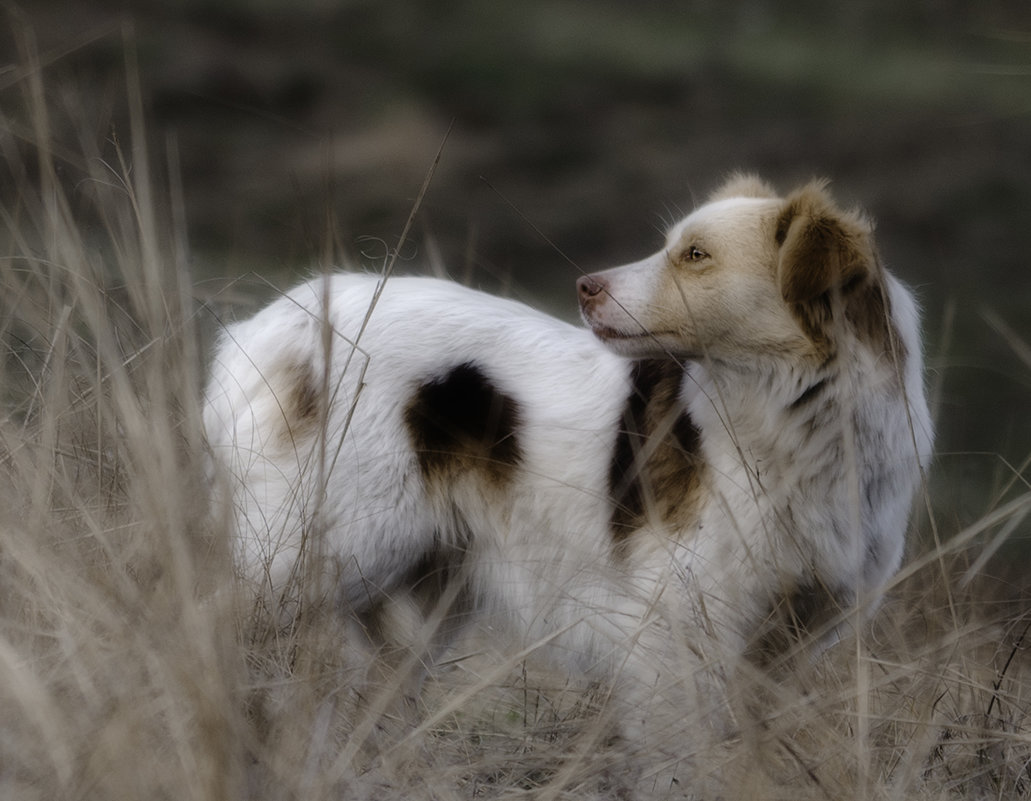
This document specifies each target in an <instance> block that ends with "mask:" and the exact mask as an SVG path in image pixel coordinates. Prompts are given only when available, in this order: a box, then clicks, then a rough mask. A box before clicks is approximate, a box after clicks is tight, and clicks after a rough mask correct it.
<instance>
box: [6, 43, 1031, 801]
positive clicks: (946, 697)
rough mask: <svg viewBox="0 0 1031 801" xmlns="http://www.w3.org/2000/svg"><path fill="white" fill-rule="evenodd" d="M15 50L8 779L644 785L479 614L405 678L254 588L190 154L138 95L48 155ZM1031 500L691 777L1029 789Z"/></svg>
mask: <svg viewBox="0 0 1031 801" xmlns="http://www.w3.org/2000/svg"><path fill="white" fill-rule="evenodd" d="M23 58H24V62H25V65H26V70H25V73H24V77H23V79H22V81H21V86H22V88H23V91H24V109H25V113H24V115H22V116H21V117H18V116H12V117H6V118H4V120H3V123H4V124H3V130H2V131H0V146H2V147H3V149H4V152H5V157H6V161H7V167H6V169H7V173H8V174H9V175H10V176H12V180H14V181H16V182H17V190H18V191H17V192H9V193H5V197H9V198H15V199H14V200H9V201H6V202H5V204H4V205H3V206H0V216H2V222H3V233H2V235H0V242H2V243H3V244H2V247H3V248H4V252H2V253H0V257H2V258H0V288H2V292H0V336H2V342H3V351H2V354H3V360H2V363H0V370H2V375H0V378H2V385H0V387H2V389H0V402H2V406H0V798H4V799H10V801H27V800H28V799H62V798H69V799H71V798H75V799H148V800H151V799H161V798H175V799H197V801H202V800H203V801H225V800H226V799H245V798H248V799H249V798H254V799H284V800H285V799H305V801H318V800H319V799H366V798H368V799H391V798H398V799H401V798H405V799H473V798H534V799H573V798H576V799H609V798H621V797H625V792H626V785H625V778H626V777H627V776H628V775H631V774H632V773H633V765H632V757H630V756H629V754H631V752H632V749H630V748H629V747H628V744H626V743H622V742H620V741H619V739H618V738H616V737H615V736H614V732H615V727H614V726H613V725H612V724H613V722H612V721H611V720H610V719H609V718H608V715H607V705H606V698H607V688H606V687H604V686H600V685H593V684H587V683H585V682H584V681H583V680H582V679H580V678H578V677H576V676H567V675H565V674H562V673H560V672H556V671H555V670H554V668H551V667H549V666H548V665H547V664H546V663H545V662H544V661H543V660H542V659H539V658H538V655H537V653H536V652H535V651H534V650H533V649H530V650H527V651H521V652H514V651H511V650H506V648H505V647H504V644H499V643H498V642H497V641H496V639H494V640H492V639H490V638H486V637H480V636H477V634H476V633H475V632H474V633H473V634H471V635H470V636H469V637H468V638H467V639H465V640H463V641H462V642H460V643H459V644H458V646H457V647H456V648H455V649H454V651H453V652H451V653H450V654H449V655H448V657H447V658H446V659H445V665H444V666H443V667H442V668H441V669H439V670H438V671H436V672H434V673H433V674H432V675H431V676H430V677H429V678H428V680H427V681H426V683H425V685H424V686H423V689H422V692H421V693H420V694H419V696H418V697H417V698H411V699H410V698H404V697H401V696H402V691H401V687H402V686H404V684H405V676H404V675H403V674H404V672H405V671H404V667H405V664H406V659H407V658H406V656H405V655H404V654H403V653H402V654H400V655H398V654H388V653H384V652H382V651H377V649H376V648H375V647H374V645H373V644H372V643H370V642H369V641H368V639H367V638H366V637H365V636H364V634H363V632H362V630H361V629H360V627H358V626H357V625H355V624H354V623H353V622H352V621H347V620H341V619H338V618H337V617H336V616H335V615H334V614H333V612H332V610H320V609H311V610H308V612H307V614H305V615H304V616H302V617H301V618H299V619H298V620H296V621H295V622H294V623H293V624H292V625H291V626H288V627H282V626H279V625H277V624H276V622H275V621H272V620H270V619H269V618H268V616H267V615H266V613H265V612H264V611H263V610H261V609H260V608H259V607H256V606H255V605H254V604H252V603H250V601H249V599H248V598H247V597H246V595H245V594H244V593H241V592H240V591H239V589H238V588H237V586H236V583H235V580H234V576H233V571H232V566H231V563H230V558H229V553H230V543H229V541H228V534H227V527H226V525H225V521H220V520H218V519H214V520H213V519H211V518H210V517H209V515H208V513H207V509H208V504H207V498H206V489H207V484H206V480H205V477H204V476H205V472H204V470H205V468H204V462H205V451H204V442H203V437H202V433H201V426H200V423H199V400H198V399H199V396H200V383H201V377H202V375H203V353H204V340H205V339H206V335H205V332H206V331H207V330H208V329H209V322H210V321H211V320H214V319H217V314H214V313H212V312H213V311H214V312H217V304H218V297H217V296H211V295H209V296H208V297H203V298H198V295H199V294H200V293H199V292H198V291H196V290H195V289H194V288H193V287H192V286H191V281H190V279H189V275H188V271H187V263H188V258H187V251H186V248H185V243H184V242H185V240H184V237H183V236H182V235H181V234H182V231H181V228H180V227H178V226H177V222H176V221H177V220H179V219H181V214H180V213H179V212H178V211H177V208H178V200H177V193H176V192H175V191H174V187H175V180H174V172H175V171H174V163H173V164H172V165H171V166H172V169H171V170H170V172H171V174H172V176H173V179H172V180H170V181H168V182H167V184H168V185H169V186H171V187H172V190H171V191H169V192H166V193H164V194H162V195H160V196H159V195H158V194H157V187H159V186H162V185H165V183H166V182H165V181H162V180H159V179H157V178H154V177H152V176H151V175H150V174H149V170H148V159H147V152H146V148H145V147H144V146H143V144H142V143H143V142H145V141H146V137H145V131H144V126H143V119H142V116H143V115H142V113H141V111H140V104H139V103H138V102H131V103H130V109H131V114H130V131H129V136H128V138H127V140H126V141H128V142H129V143H130V144H129V145H127V150H122V149H120V148H119V147H118V146H117V144H116V143H111V142H109V143H108V150H107V151H105V152H100V151H99V150H96V149H95V145H93V144H92V143H91V140H90V138H89V137H86V136H84V137H82V139H81V143H80V144H81V152H79V153H78V154H77V155H73V154H70V153H67V152H63V151H61V152H58V149H57V148H55V147H54V146H53V145H52V141H53V140H52V138H51V125H52V121H51V119H50V116H49V115H50V114H51V107H50V106H49V105H48V104H47V103H46V102H45V101H44V97H45V95H46V91H45V88H44V86H43V84H42V82H41V79H40V71H39V70H38V69H36V67H38V64H36V63H35V62H34V55H33V52H32V48H31V41H30V40H29V39H28V37H26V40H25V53H24V54H23ZM128 74H129V76H130V90H131V85H132V74H133V73H132V69H131V65H130V69H129V70H128ZM132 97H133V92H132V91H130V98H132ZM72 111H73V112H74V108H73V109H72ZM173 152H174V151H173ZM66 161H67V162H68V163H72V162H74V167H75V170H74V172H75V173H76V174H85V175H86V176H87V178H86V180H82V181H77V182H76V183H75V184H74V186H69V185H67V184H66V183H65V182H64V177H63V175H64V172H65V171H64V170H63V165H64V163H65V162H66ZM27 165H32V166H27ZM201 301H204V302H206V303H207V304H208V306H207V307H204V305H203V304H202V302H201ZM1009 336H1011V337H1012V338H1013V343H1014V346H1015V347H1017V346H1019V345H1021V344H1022V343H1020V342H1019V337H1017V335H1016V334H1014V333H1013V332H1009ZM1017 486H1018V488H1019V485H1017ZM1029 509H1031V493H1028V492H1027V490H1026V489H1025V490H1023V491H1022V492H1021V491H1019V489H1018V490H1013V489H1012V488H1011V491H1010V493H1009V496H1008V499H1007V501H1006V502H1005V503H1003V502H1001V501H1000V502H999V504H998V505H997V506H996V508H994V509H993V510H991V511H990V512H988V513H987V514H986V516H985V518H984V519H983V520H982V521H981V522H980V523H979V524H978V525H976V526H974V527H971V528H968V529H965V530H963V531H958V532H957V531H952V532H950V531H948V530H946V529H945V527H944V526H937V527H936V529H937V536H938V538H939V540H940V542H939V544H938V546H937V547H936V548H935V549H932V550H930V551H927V550H926V549H925V550H921V549H919V548H917V549H914V550H915V553H914V554H913V555H912V558H911V561H910V565H911V566H910V567H909V568H908V569H907V570H905V571H904V573H903V575H902V576H901V577H900V579H899V581H898V582H897V584H896V586H894V587H893V588H892V590H891V593H890V596H889V599H888V601H887V603H886V604H885V605H884V607H883V608H882V610H881V611H880V612H879V613H878V615H877V616H876V618H875V620H874V621H873V622H872V623H871V624H870V625H868V626H866V627H865V628H864V629H863V630H862V631H860V632H859V633H858V634H857V635H856V636H853V637H851V638H846V639H845V640H844V641H843V642H841V643H840V644H839V645H837V646H836V647H835V648H833V649H831V650H830V651H828V652H827V653H825V654H824V655H823V656H821V657H819V658H818V659H817V660H815V662H813V663H811V664H810V663H806V664H802V665H794V666H793V667H792V669H791V670H790V671H783V672H782V675H779V676H774V677H767V676H757V677H749V679H748V680H747V681H744V680H742V681H741V682H740V685H741V691H742V693H744V694H746V695H747V699H746V698H744V697H743V698H742V699H740V700H741V704H740V705H741V707H742V708H747V709H748V710H750V711H749V713H748V714H742V715H741V716H740V718H739V720H740V721H741V726H740V729H739V730H738V731H737V732H736V733H735V736H734V737H732V738H731V739H730V740H728V741H727V742H725V743H722V744H721V745H720V746H719V748H718V750H717V751H716V752H715V753H704V754H698V755H694V766H693V774H692V775H693V776H694V778H695V779H697V783H698V786H697V788H695V789H697V792H698V793H699V797H717V796H718V797H720V798H723V799H727V801H731V800H732V799H749V800H751V799H758V798H762V799H780V798H783V799H793V800H794V801H798V800H799V799H842V798H855V799H862V800H863V801H865V800H866V799H944V798H960V799H975V798H976V799H982V798H984V799H988V798H998V799H1013V798H1020V797H1028V796H1031V768H1029V764H1031V720H1029V713H1028V709H1029V704H1031V698H1029V697H1028V694H1029V691H1031V660H1029V659H1028V657H1027V655H1026V651H1027V648H1028V646H1029V644H1031V634H1029V631H1031V617H1029V616H1028V614H1027V612H1026V611H1025V607H1024V606H1023V605H1021V603H1020V599H1019V598H1018V597H1016V594H1015V592H1014V591H1012V590H1009V589H1006V588H1005V587H1003V586H1002V585H1001V583H998V582H997V583H992V582H991V581H989V580H987V579H984V578H983V577H982V576H981V573H980V566H979V565H977V553H978V551H977V543H978V542H979V541H980V539H981V538H982V537H984V536H985V535H991V536H995V537H998V538H999V539H1000V540H1001V539H1004V538H1005V536H1006V535H1008V533H1009V532H1010V531H1012V526H1015V525H1017V524H1019V522H1020V521H1021V520H1023V518H1024V516H1025V515H1026V514H1027V512H1028V511H1029ZM921 528H930V527H929V525H927V524H923V525H922V526H921ZM971 565H974V566H977V567H978V568H979V569H978V570H977V571H974V572H973V573H972V572H971V571H970V570H969V568H970V567H971ZM746 701H747V703H746ZM696 723H697V721H692V718H691V710H684V711H683V713H682V724H683V725H684V727H685V729H690V727H691V726H692V725H695V724H696ZM676 789H677V791H678V792H679V791H683V790H684V789H685V788H684V787H680V788H676ZM688 789H689V788H688ZM663 790H664V788H656V795H657V797H662V795H663Z"/></svg>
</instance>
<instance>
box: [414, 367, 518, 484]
mask: <svg viewBox="0 0 1031 801" xmlns="http://www.w3.org/2000/svg"><path fill="white" fill-rule="evenodd" d="M520 422H521V411H520V408H519V404H518V402H516V401H515V400H514V399H513V398H512V397H510V396H509V395H506V394H505V393H504V392H501V391H500V390H498V388H497V387H496V386H495V385H494V384H493V383H492V382H491V380H490V379H489V378H488V377H487V375H486V374H485V373H484V372H483V370H481V369H480V368H479V367H477V366H476V365H474V364H460V365H458V366H457V367H455V368H453V369H452V370H451V371H450V372H449V373H448V374H447V375H445V376H444V377H442V378H439V379H435V380H433V381H428V382H427V383H425V384H422V385H421V386H419V388H418V389H417V390H416V391H415V394H414V395H413V396H412V399H411V400H410V401H409V403H408V406H407V408H406V409H405V425H406V426H407V428H408V435H409V437H410V439H411V442H412V448H413V449H414V450H415V453H416V455H417V457H418V460H419V469H420V470H421V471H422V474H423V476H424V477H425V478H426V479H427V480H440V479H445V480H448V479H453V478H454V477H455V475H456V474H457V472H461V471H470V470H472V471H479V472H481V473H482V474H483V475H485V476H486V477H487V478H488V479H490V480H491V481H493V482H495V483H501V482H504V481H506V480H507V479H508V478H509V477H510V475H511V473H512V470H513V468H514V467H515V466H516V465H518V464H519V462H520V461H521V459H522V449H521V446H520V444H519V439H518V437H517V432H518V429H519V426H520Z"/></svg>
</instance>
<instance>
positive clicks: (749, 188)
mask: <svg viewBox="0 0 1031 801" xmlns="http://www.w3.org/2000/svg"><path fill="white" fill-rule="evenodd" d="M732 197H754V198H770V199H772V198H775V197H777V193H776V192H775V191H774V190H773V188H772V187H771V186H770V185H769V184H768V183H766V182H765V181H764V180H763V179H762V178H760V177H759V176H758V175H752V174H751V173H746V172H734V173H731V174H730V175H729V176H727V179H726V180H725V181H724V182H723V183H722V184H721V185H720V186H719V188H718V189H716V191H714V192H713V193H712V194H711V195H709V202H710V203H711V202H713V201H714V200H727V199H728V198H732Z"/></svg>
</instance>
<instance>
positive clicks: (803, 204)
mask: <svg viewBox="0 0 1031 801" xmlns="http://www.w3.org/2000/svg"><path fill="white" fill-rule="evenodd" d="M775 237H776V240H777V244H778V245H780V260H779V263H778V275H777V277H778V280H779V282H780V288H781V293H782V295H783V297H784V300H785V302H787V303H788V304H789V306H790V307H791V309H792V311H793V313H794V314H795V317H796V319H797V320H798V321H799V323H800V324H801V325H802V328H803V330H804V331H805V332H806V334H807V336H808V337H809V338H810V339H811V340H812V341H813V343H814V344H815V345H816V346H817V348H818V350H819V351H820V352H821V355H822V356H823V357H825V358H826V357H827V356H828V355H829V354H832V353H833V352H834V347H833V342H834V326H835V325H841V324H843V323H845V322H847V323H848V325H849V326H850V328H851V329H852V330H853V331H854V332H855V334H856V336H857V337H859V338H860V339H861V340H863V341H864V342H866V343H867V344H868V345H869V346H870V347H871V348H872V349H873V350H874V351H875V352H883V353H892V351H893V349H894V348H895V347H897V346H896V345H895V343H897V342H898V341H899V338H898V336H897V335H895V332H894V331H893V330H892V327H891V326H892V323H891V309H890V307H889V303H888V295H887V292H885V290H884V287H883V286H882V284H881V281H882V280H883V279H882V276H881V271H880V266H879V264H878V261H877V255H876V252H875V250H874V245H873V226H872V224H871V223H870V221H869V220H868V219H867V218H866V217H865V216H864V215H863V214H862V213H860V212H859V211H855V210H852V211H842V210H841V209H839V208H838V207H837V206H836V205H835V204H834V201H833V200H832V199H831V197H830V194H829V193H828V192H827V189H826V182H824V181H814V182H812V183H810V184H808V185H806V186H804V187H802V188H801V189H799V190H797V191H796V192H794V193H792V194H791V195H790V196H789V197H788V198H787V200H786V201H785V206H784V209H783V211H782V212H781V214H780V216H779V217H778V219H777V227H776V233H775ZM895 356H897V357H898V358H900V359H901V358H904V357H905V354H902V353H896V354H895Z"/></svg>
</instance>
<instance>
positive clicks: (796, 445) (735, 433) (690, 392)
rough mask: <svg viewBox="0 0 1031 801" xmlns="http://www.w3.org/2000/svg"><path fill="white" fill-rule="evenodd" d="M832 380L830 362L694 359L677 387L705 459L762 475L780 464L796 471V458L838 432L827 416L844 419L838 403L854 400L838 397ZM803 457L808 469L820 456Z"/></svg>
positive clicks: (847, 413)
mask: <svg viewBox="0 0 1031 801" xmlns="http://www.w3.org/2000/svg"><path fill="white" fill-rule="evenodd" d="M840 382H841V376H838V375H836V374H835V368H834V366H833V365H822V366H820V365H814V366H812V367H809V368H799V367H797V366H795V367H793V368H792V369H790V370H784V369H775V368H772V367H769V368H765V369H763V368H757V369H741V368H737V367H733V368H728V367H726V366H723V365H712V364H708V365H707V364H702V363H695V364H692V365H691V366H689V367H688V369H687V370H686V371H685V377H684V385H683V390H682V392H683V398H684V400H685V401H686V402H687V405H688V408H689V410H690V413H691V418H692V420H693V421H694V422H695V424H696V425H697V426H698V428H699V429H700V431H701V437H702V447H703V448H704V449H705V450H706V452H707V456H708V458H709V459H710V460H712V459H716V458H718V457H722V458H720V461H723V460H724V459H730V460H731V461H737V462H738V463H740V464H741V466H742V467H744V468H745V469H746V470H748V471H749V472H754V473H757V474H760V475H762V474H764V473H769V472H770V471H776V472H780V471H781V470H782V468H784V467H786V466H787V465H791V466H792V472H795V471H797V470H798V469H799V468H803V469H804V468H805V466H806V463H805V462H804V461H803V460H806V459H809V458H810V456H811V455H815V454H819V453H820V452H823V451H825V450H826V449H827V447H828V446H829V445H830V444H832V440H834V439H836V438H838V437H840V434H841V430H842V429H841V427H840V426H834V425H833V423H832V420H833V419H841V420H844V419H846V418H849V419H851V418H852V414H851V410H850V409H849V408H847V407H846V404H851V403H852V402H853V401H854V399H852V398H844V399H843V398H841V397H839V396H840V394H841V386H840ZM843 401H844V402H843ZM817 420H819V421H820V422H819V424H817V423H816V421H817ZM828 422H831V425H828ZM810 451H812V454H810V453H809V452H810ZM811 461H812V463H813V466H814V469H815V467H816V465H815V463H816V462H819V461H822V460H820V459H816V460H811Z"/></svg>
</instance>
